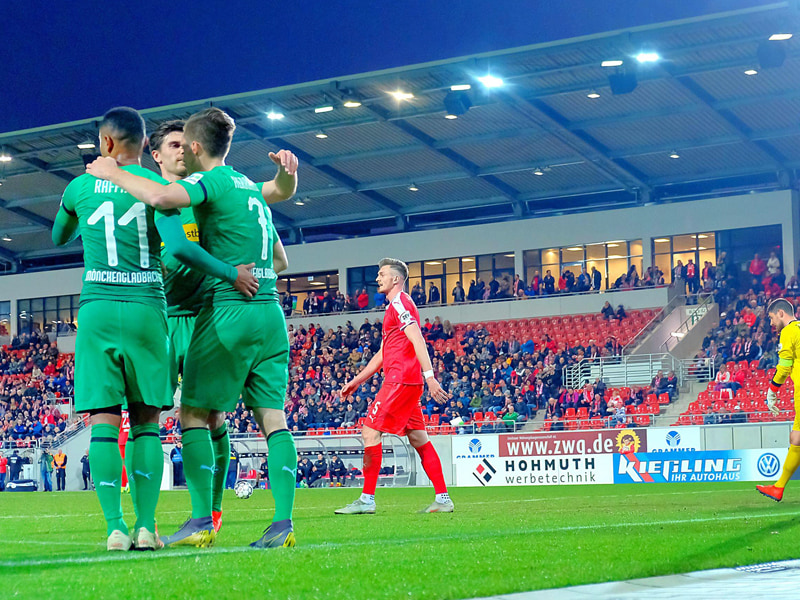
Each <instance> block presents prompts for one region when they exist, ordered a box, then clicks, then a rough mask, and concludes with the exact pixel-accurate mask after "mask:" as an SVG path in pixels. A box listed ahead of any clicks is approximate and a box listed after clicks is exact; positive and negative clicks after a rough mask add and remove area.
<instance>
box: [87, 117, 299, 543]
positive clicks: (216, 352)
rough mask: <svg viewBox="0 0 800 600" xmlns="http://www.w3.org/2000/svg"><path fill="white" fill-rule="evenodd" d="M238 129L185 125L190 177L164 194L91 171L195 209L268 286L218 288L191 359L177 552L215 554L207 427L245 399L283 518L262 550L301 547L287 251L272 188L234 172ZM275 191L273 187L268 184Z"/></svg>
mask: <svg viewBox="0 0 800 600" xmlns="http://www.w3.org/2000/svg"><path fill="white" fill-rule="evenodd" d="M234 129H235V124H234V122H233V119H231V117H230V116H229V115H227V114H226V113H224V112H223V111H221V110H220V109H218V108H209V109H206V110H203V111H200V112H199V113H196V114H194V115H192V116H191V117H190V118H189V119H188V120H187V121H186V125H185V127H184V138H183V147H184V161H185V162H186V166H187V169H188V170H189V172H190V173H192V174H191V175H189V176H188V177H186V178H185V179H183V180H181V181H178V182H176V183H172V184H170V185H167V186H164V185H160V184H158V183H156V182H153V181H150V180H148V179H146V178H144V177H139V176H136V175H135V174H131V173H128V172H126V171H124V170H122V169H119V168H118V167H117V165H116V163H115V162H114V161H111V160H108V159H105V158H100V159H98V160H96V161H94V162H93V163H91V164H90V165H89V166H88V167H87V172H89V173H91V174H94V175H96V176H98V177H100V178H102V179H107V180H109V181H111V182H113V183H114V184H115V185H118V186H120V187H122V188H124V189H125V190H127V191H128V192H130V193H131V194H132V195H133V196H135V197H136V198H138V199H140V200H142V201H143V202H145V203H146V204H148V205H150V206H154V207H157V208H159V209H161V210H168V209H171V208H182V207H186V206H191V207H192V208H193V209H194V215H195V218H196V219H197V223H198V227H199V230H200V244H201V245H202V246H203V247H204V248H205V249H206V250H208V251H209V253H210V254H212V255H213V256H215V257H216V258H218V259H220V260H222V261H230V260H233V261H237V262H238V261H239V260H240V257H241V259H244V258H245V257H246V259H247V260H248V261H253V262H255V268H254V269H253V274H254V275H255V276H256V277H258V279H259V288H258V292H257V293H256V294H255V295H254V296H253V298H247V297H245V296H243V295H242V294H240V293H239V292H238V291H237V290H236V289H234V288H233V287H232V286H231V285H230V284H227V283H224V282H216V281H215V282H214V283H213V285H212V286H211V288H210V290H209V291H208V293H207V294H206V295H205V304H204V306H203V309H202V310H201V311H200V314H199V315H198V317H197V321H196V323H195V331H194V334H193V336H192V341H191V344H190V347H189V352H188V355H187V361H186V376H185V378H184V383H183V394H182V408H181V422H182V424H185V426H184V429H183V447H184V453H183V458H184V470H185V473H186V479H187V483H188V484H189V492H190V495H191V498H192V518H190V519H189V520H188V521H187V522H186V523H184V525H183V527H181V529H180V530H179V531H178V532H177V533H176V534H175V535H173V536H170V537H168V538H165V540H164V541H165V543H168V544H187V545H195V546H207V545H210V544H211V543H213V541H214V539H215V532H214V529H213V525H212V518H211V512H212V511H211V484H212V476H213V471H214V465H213V451H212V447H211V440H210V435H209V430H208V426H207V419H208V415H209V413H210V411H212V410H216V411H219V412H227V411H229V410H231V409H233V408H234V407H235V405H236V401H237V400H238V397H239V393H240V391H241V392H242V396H243V398H244V401H245V404H246V405H247V406H248V407H250V408H252V409H253V412H254V415H255V417H256V420H257V421H258V424H259V427H260V429H261V431H262V433H263V434H264V435H265V436H266V439H267V446H268V451H269V454H268V458H267V461H268V463H269V472H270V486H271V491H272V494H273V497H274V499H275V514H274V518H273V521H272V523H271V524H270V526H269V527H268V528H267V529H266V530H265V532H264V535H263V536H262V537H261V538H260V539H259V540H258V541H256V542H254V543H253V544H252V545H253V546H254V547H257V548H272V547H281V546H284V547H287V546H293V545H294V544H295V536H294V531H293V526H292V509H293V505H294V489H295V487H294V486H295V473H296V468H297V453H296V451H295V445H294V440H293V439H292V436H291V433H289V431H288V429H287V427H286V418H285V415H284V412H283V403H284V399H285V396H286V385H287V381H288V361H289V344H288V337H287V333H286V322H285V320H284V316H283V311H282V310H281V307H280V305H279V303H278V294H277V289H276V283H277V275H276V273H275V267H276V266H277V265H278V263H279V262H281V263H283V264H282V265H281V266H283V267H285V266H287V260H286V257H285V251H284V249H283V245H282V244H281V241H280V238H279V237H278V235H277V232H276V230H275V227H274V225H273V223H272V213H271V211H270V209H269V206H267V203H266V202H265V201H264V198H263V197H262V194H263V186H261V187H259V186H258V185H256V184H255V183H253V182H252V181H250V179H248V178H247V177H245V176H244V175H242V174H241V173H238V172H236V171H235V170H234V169H232V168H231V167H229V166H226V165H225V157H226V156H227V154H228V152H229V150H230V145H231V140H232V138H233V132H234ZM296 169H297V162H296V159H290V160H287V161H286V163H284V162H282V163H281V167H280V172H279V173H278V175H277V177H276V180H280V179H285V178H289V177H294V174H295V171H296ZM264 185H267V184H264Z"/></svg>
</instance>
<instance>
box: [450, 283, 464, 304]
mask: <svg viewBox="0 0 800 600" xmlns="http://www.w3.org/2000/svg"><path fill="white" fill-rule="evenodd" d="M452 294H453V303H455V304H459V303H461V302H464V300H466V296H465V294H464V286H463V285H461V282H460V281H457V282H456V287H454V288H453V292H452Z"/></svg>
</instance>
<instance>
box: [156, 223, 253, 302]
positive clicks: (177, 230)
mask: <svg viewBox="0 0 800 600" xmlns="http://www.w3.org/2000/svg"><path fill="white" fill-rule="evenodd" d="M157 217H158V218H157V219H156V228H157V229H158V233H159V234H161V240H162V241H163V242H164V245H165V246H166V248H167V250H168V251H169V252H170V253H171V254H172V255H173V256H174V257H175V258H177V259H178V260H179V261H181V262H182V263H183V264H185V265H186V266H188V267H190V268H192V269H195V270H196V271H199V272H201V273H203V274H204V275H210V276H212V277H216V278H217V279H222V280H224V281H227V282H228V283H231V284H232V285H233V286H234V287H236V289H238V290H239V291H240V292H242V293H243V294H244V295H245V296H247V297H248V298H252V297H253V296H254V295H255V293H256V292H257V291H258V279H256V278H255V276H254V275H253V274H252V272H251V271H250V269H252V268H253V266H254V265H239V266H237V267H234V266H233V265H229V264H227V263H224V262H222V261H221V260H219V259H216V258H214V257H213V256H211V254H209V253H208V252H206V251H205V250H204V249H203V248H202V247H201V246H200V244H193V243H192V242H190V241H189V240H188V239H186V234H185V233H184V229H183V223H182V222H181V218H180V216H179V215H177V214H174V215H157ZM239 267H244V268H239Z"/></svg>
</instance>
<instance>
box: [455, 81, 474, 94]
mask: <svg viewBox="0 0 800 600" xmlns="http://www.w3.org/2000/svg"><path fill="white" fill-rule="evenodd" d="M471 89H472V86H471V85H470V84H468V83H457V84H456V85H451V86H450V91H451V92H466V91H467V90H471Z"/></svg>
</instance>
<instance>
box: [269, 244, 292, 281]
mask: <svg viewBox="0 0 800 600" xmlns="http://www.w3.org/2000/svg"><path fill="white" fill-rule="evenodd" d="M288 268H289V258H288V257H287V256H286V248H284V247H283V242H281V241H280V240H279V239H278V240H276V241H275V243H274V244H272V270H273V271H275V272H276V273H283V272H284V271H285V270H286V269H288Z"/></svg>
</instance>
